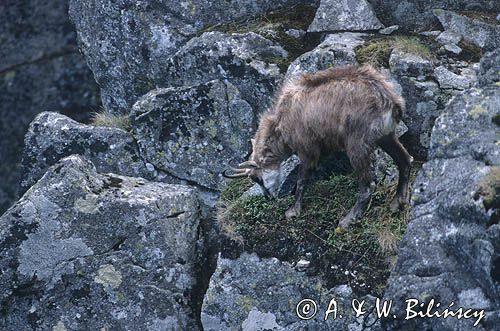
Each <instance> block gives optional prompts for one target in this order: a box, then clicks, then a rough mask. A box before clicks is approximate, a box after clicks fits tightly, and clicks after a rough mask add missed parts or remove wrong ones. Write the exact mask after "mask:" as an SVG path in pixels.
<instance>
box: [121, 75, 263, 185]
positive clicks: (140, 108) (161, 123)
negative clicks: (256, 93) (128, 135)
mask: <svg viewBox="0 0 500 331" xmlns="http://www.w3.org/2000/svg"><path fill="white" fill-rule="evenodd" d="M131 116H132V120H133V130H134V136H135V137H136V139H137V143H138V145H139V148H140V150H141V154H142V156H143V157H144V158H145V159H146V160H147V162H150V163H151V164H153V165H154V166H155V167H157V168H158V169H161V170H163V171H165V172H167V173H169V174H172V175H173V176H175V177H177V178H180V179H183V180H187V181H189V182H192V183H196V184H197V185H200V186H202V187H205V188H209V189H212V190H217V189H218V188H219V186H220V184H222V183H223V178H222V176H221V172H222V171H223V170H224V169H225V168H226V167H227V165H228V163H229V161H230V160H232V159H234V158H236V159H242V158H243V157H244V156H245V155H246V153H247V150H248V141H249V140H250V138H251V134H252V131H253V130H252V124H253V121H254V113H253V111H252V107H251V106H250V105H249V104H248V103H247V102H246V101H245V100H244V99H243V98H242V95H241V94H240V92H239V91H238V89H237V88H236V87H235V86H234V85H232V84H231V83H229V82H227V81H225V82H224V81H220V80H213V81H210V82H208V83H203V84H199V85H195V86H191V87H179V88H176V87H173V88H164V89H157V90H153V91H151V92H150V93H148V94H146V95H145V96H144V97H142V98H141V99H140V100H139V101H138V102H137V103H136V104H135V105H134V107H133V110H132V114H131Z"/></svg>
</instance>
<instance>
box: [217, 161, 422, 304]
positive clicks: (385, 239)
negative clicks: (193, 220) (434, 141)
mask: <svg viewBox="0 0 500 331" xmlns="http://www.w3.org/2000/svg"><path fill="white" fill-rule="evenodd" d="M420 166H421V165H420V164H416V165H414V166H413V170H412V177H411V182H412V183H413V180H414V179H415V176H416V173H417V171H418V170H419V168H420ZM249 185H251V182H249V181H247V180H246V179H245V180H233V181H230V182H229V183H228V185H227V186H226V188H225V190H224V191H223V192H222V198H221V206H220V207H219V210H218V219H219V222H220V225H221V228H222V232H223V233H224V234H225V236H226V240H227V242H226V243H225V244H224V247H223V254H228V255H230V254H234V252H233V251H234V250H235V248H237V249H239V251H242V250H244V251H249V252H256V253H257V254H259V255H260V256H262V257H271V256H274V257H278V258H280V259H282V260H286V261H290V262H292V263H293V262H297V261H298V260H300V259H307V260H309V261H311V267H310V268H309V269H308V272H311V273H319V274H320V275H322V276H323V277H324V278H325V280H326V281H327V283H328V285H329V286H335V285H337V284H346V283H348V284H349V285H350V286H351V287H352V288H353V289H354V290H355V291H356V292H358V293H359V294H365V293H371V294H373V295H378V296H380V295H382V291H383V288H384V287H385V283H386V281H387V278H388V276H389V273H390V267H391V265H392V262H393V261H394V259H395V256H396V253H397V246H398V243H399V241H400V239H401V238H402V236H403V234H404V231H405V229H406V224H407V221H408V217H409V211H408V209H406V210H404V211H401V212H398V213H395V214H393V213H391V211H390V209H389V203H390V201H391V199H392V197H393V196H394V194H395V190H396V185H391V186H382V185H379V186H378V188H377V190H376V191H375V193H374V194H373V197H372V201H371V205H370V207H369V209H368V211H367V212H366V213H365V215H364V217H363V219H362V220H361V221H360V222H359V223H357V224H355V225H353V226H351V227H349V228H348V229H347V230H346V231H338V230H337V231H336V226H337V224H338V222H339V220H340V219H341V218H342V217H343V216H344V215H345V214H347V212H348V211H349V210H350V208H351V207H352V206H353V205H354V202H355V200H356V194H357V180H356V178H355V177H354V175H353V174H351V173H344V174H335V175H333V176H331V177H330V178H328V179H326V180H320V181H317V182H315V183H313V184H312V185H311V186H310V188H309V189H308V190H307V191H306V193H305V196H304V200H303V210H302V214H301V216H300V217H298V218H296V219H294V220H292V221H289V220H287V219H286V218H285V216H284V215H285V210H286V209H287V208H288V207H289V206H290V205H291V203H292V200H293V197H291V196H287V197H284V198H280V199H276V200H267V199H266V198H264V197H262V196H253V197H241V194H242V193H243V192H244V191H246V189H248V187H249Z"/></svg>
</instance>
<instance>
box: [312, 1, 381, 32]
mask: <svg viewBox="0 0 500 331" xmlns="http://www.w3.org/2000/svg"><path fill="white" fill-rule="evenodd" d="M383 27H384V25H383V24H382V23H380V21H379V20H378V18H377V16H375V13H374V12H373V8H372V6H371V4H370V3H369V2H368V1H366V0H340V1H338V0H321V2H320V5H319V8H318V10H317V11H316V15H315V17H314V20H313V22H312V23H311V25H310V26H309V28H308V30H307V31H308V32H331V31H366V30H378V29H381V28H383Z"/></svg>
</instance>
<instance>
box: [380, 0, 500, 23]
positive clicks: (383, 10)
mask: <svg viewBox="0 0 500 331" xmlns="http://www.w3.org/2000/svg"><path fill="white" fill-rule="evenodd" d="M370 2H371V4H372V5H373V7H374V9H375V12H376V13H377V16H378V18H379V19H380V20H381V21H382V23H384V24H385V25H386V26H389V25H392V24H399V25H400V26H401V29H402V30H405V31H422V30H429V28H434V29H435V27H436V25H437V24H438V20H437V19H436V17H435V16H434V15H433V12H432V11H433V10H434V9H436V8H441V9H448V10H457V11H463V10H473V11H481V12H489V13H496V12H498V11H500V3H499V2H498V1H491V0H473V1H470V0H453V1H442V0H371V1H370Z"/></svg>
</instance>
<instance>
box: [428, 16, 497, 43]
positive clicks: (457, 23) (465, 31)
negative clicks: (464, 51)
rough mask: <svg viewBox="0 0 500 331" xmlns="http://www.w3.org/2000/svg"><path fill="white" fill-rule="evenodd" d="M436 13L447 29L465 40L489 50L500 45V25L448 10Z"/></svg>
mask: <svg viewBox="0 0 500 331" xmlns="http://www.w3.org/2000/svg"><path fill="white" fill-rule="evenodd" d="M434 14H435V15H436V17H437V18H438V19H439V21H440V22H441V24H442V25H443V27H444V28H445V30H446V31H450V32H452V33H455V34H457V35H459V36H461V37H462V39H463V40H465V41H468V42H470V43H472V44H474V45H476V46H478V47H480V48H482V49H484V50H487V51H491V50H494V49H496V48H498V47H500V25H493V24H489V23H486V22H483V21H481V20H479V19H474V18H470V17H467V16H465V15H460V14H457V13H455V12H452V11H448V10H434Z"/></svg>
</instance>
